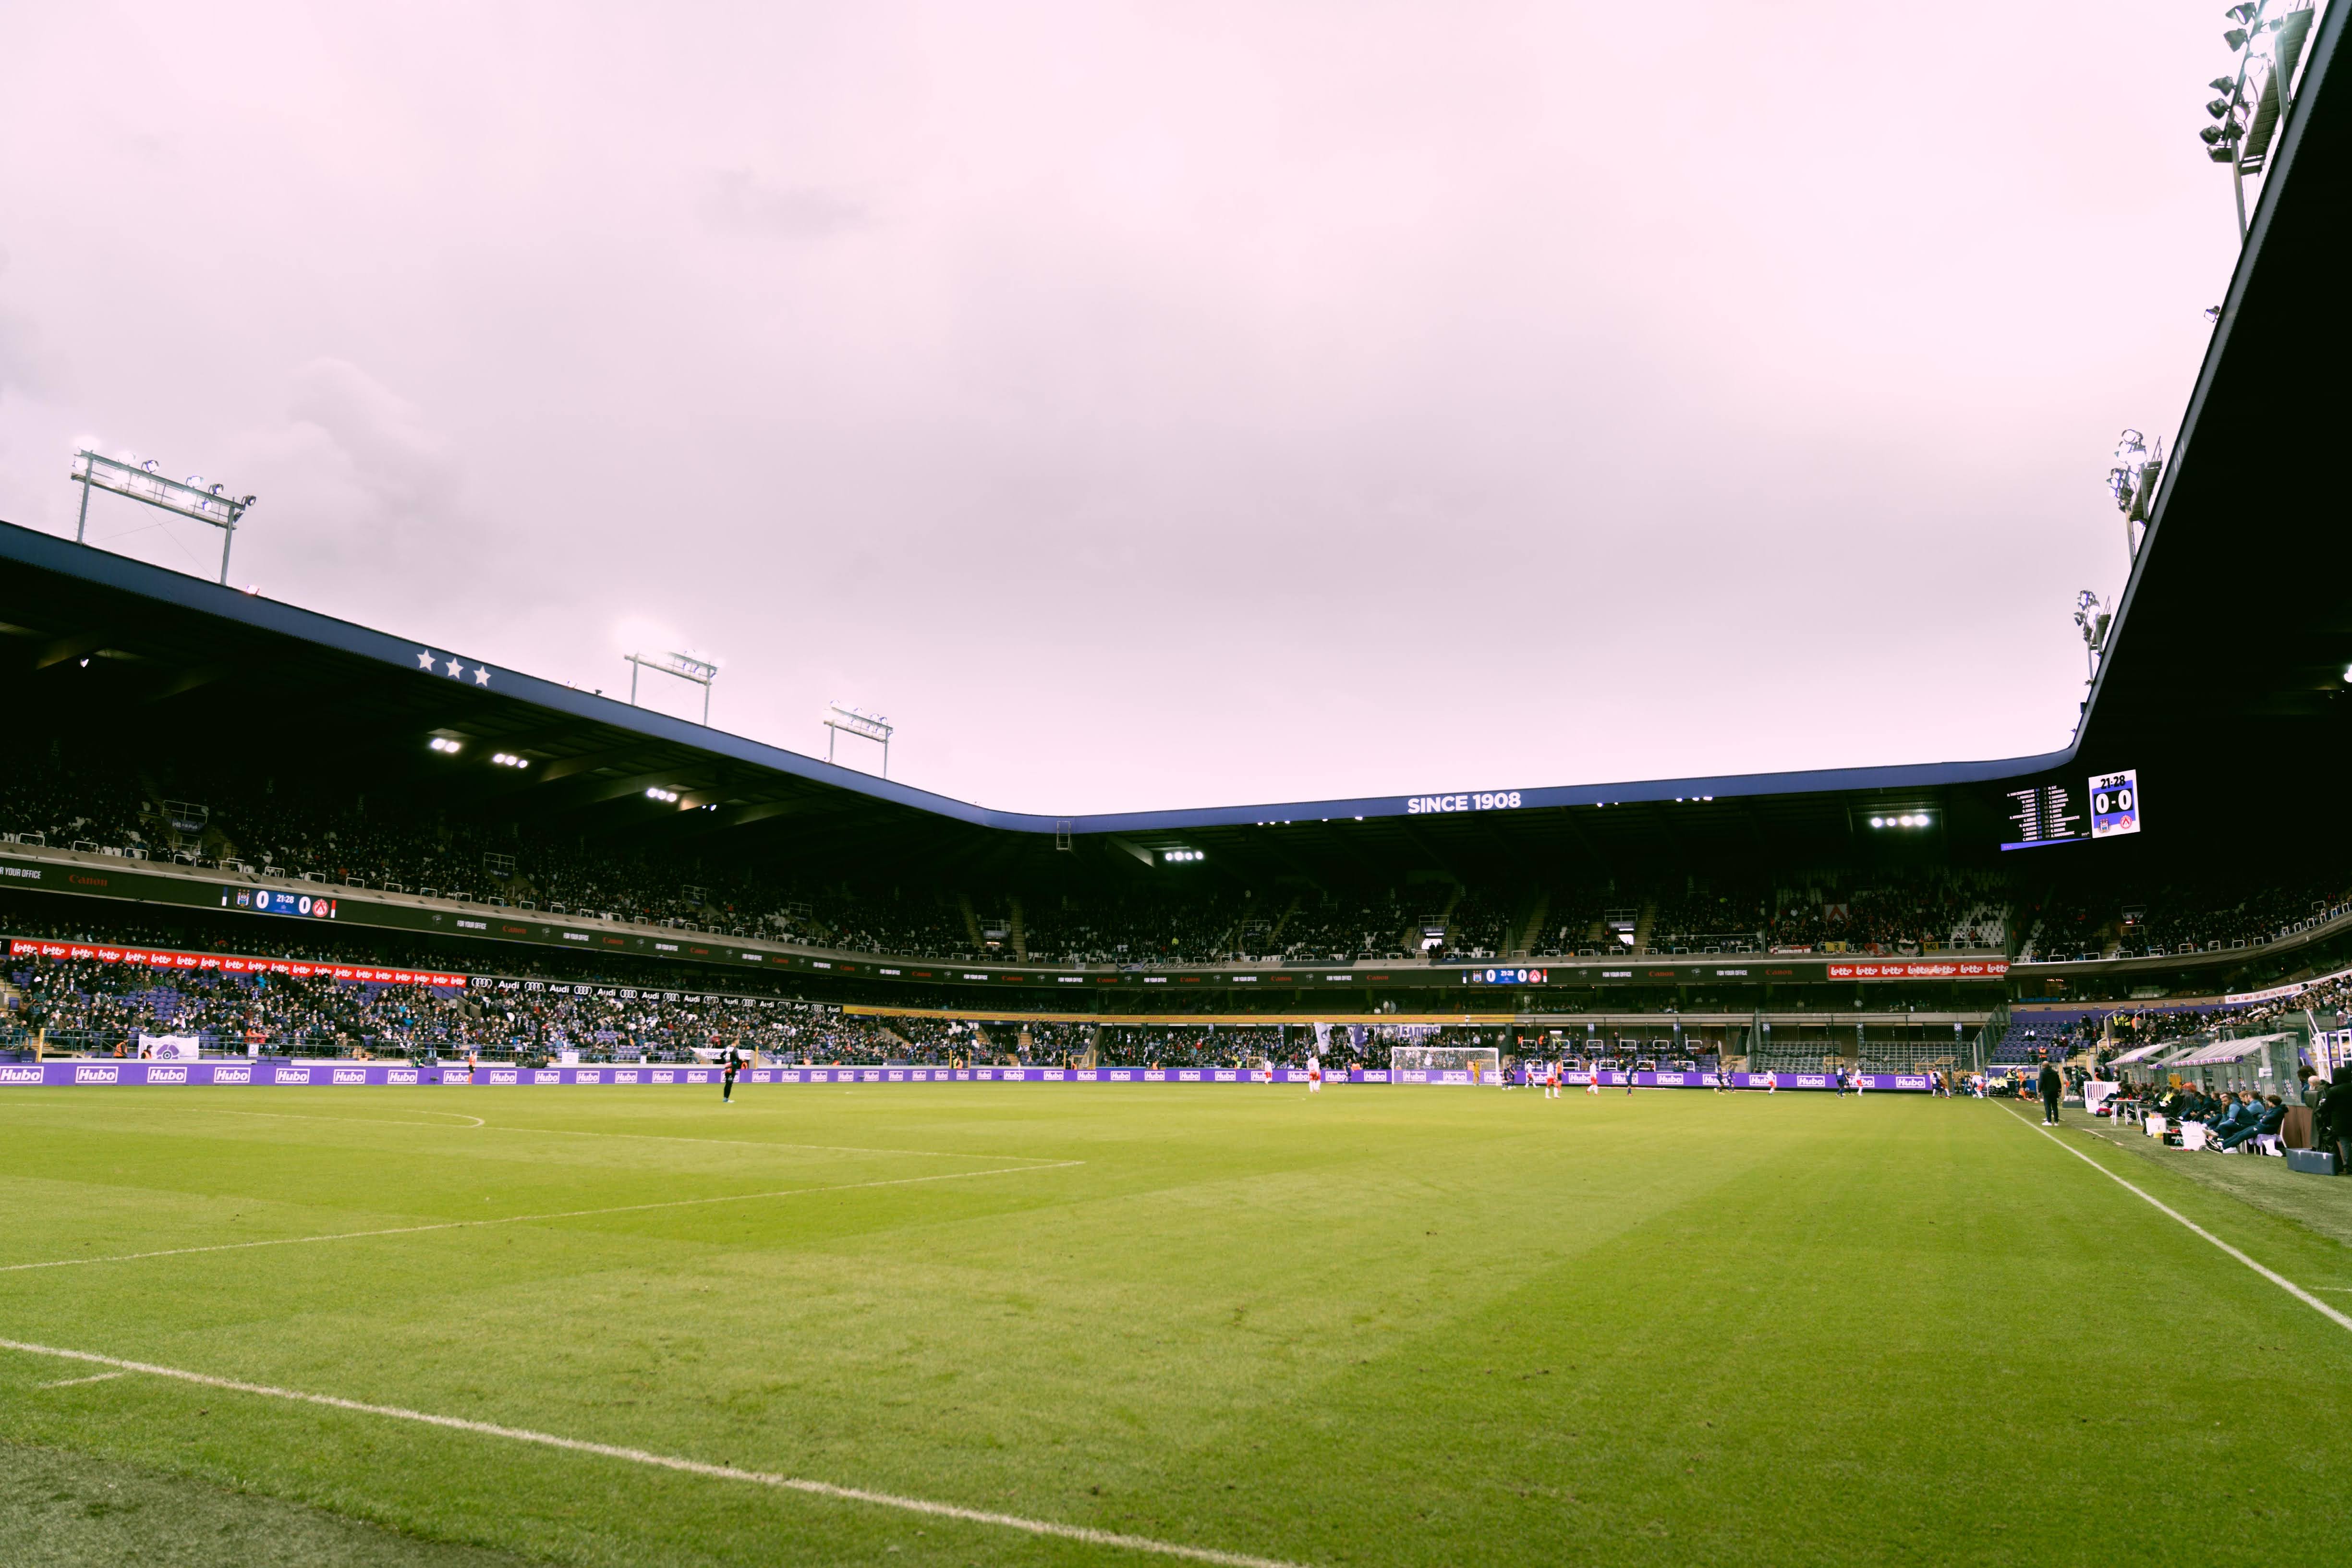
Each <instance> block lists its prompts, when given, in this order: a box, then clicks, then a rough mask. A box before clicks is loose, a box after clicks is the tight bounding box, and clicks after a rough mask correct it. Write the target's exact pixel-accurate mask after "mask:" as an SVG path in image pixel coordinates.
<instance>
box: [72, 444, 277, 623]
mask: <svg viewBox="0 0 2352 1568" xmlns="http://www.w3.org/2000/svg"><path fill="white" fill-rule="evenodd" d="M67 477H68V479H72V480H73V482H74V483H76V484H78V485H79V486H80V487H81V515H80V516H79V518H77V519H76V520H75V521H74V542H75V543H76V544H87V543H89V492H90V491H91V490H92V489H101V490H105V491H108V492H109V493H110V494H113V495H119V496H123V497H126V498H128V499H129V500H135V501H137V502H139V503H140V504H141V505H142V506H152V507H156V508H159V509H160V510H164V511H168V512H172V513H174V514H175V515H177V516H180V517H192V518H194V519H195V520H196V521H198V522H208V523H210V524H212V525H213V526H214V527H215V528H217V529H219V530H220V531H221V569H220V580H221V586H223V587H224V588H225V587H226V586H228V552H229V546H231V545H233V544H235V543H236V520H237V519H238V518H241V517H243V516H244V515H245V513H246V509H247V508H248V507H250V506H252V505H253V503H254V500H255V499H256V498H254V497H252V496H233V495H230V494H229V493H228V487H227V486H226V485H211V484H206V483H205V480H204V479H203V478H202V477H201V476H200V475H195V474H191V475H189V476H188V478H187V480H186V481H185V482H184V483H183V482H182V481H181V480H178V479H165V478H164V477H163V475H162V474H161V473H159V472H157V471H156V462H155V459H154V458H148V459H147V460H146V461H145V462H143V463H131V462H123V461H121V460H119V459H117V458H107V457H101V456H100V455H99V454H98V453H96V452H93V451H91V450H89V448H88V447H83V448H82V449H81V450H80V451H78V452H76V453H75V454H74V466H73V472H72V473H71V474H69V475H68V476H67Z"/></svg>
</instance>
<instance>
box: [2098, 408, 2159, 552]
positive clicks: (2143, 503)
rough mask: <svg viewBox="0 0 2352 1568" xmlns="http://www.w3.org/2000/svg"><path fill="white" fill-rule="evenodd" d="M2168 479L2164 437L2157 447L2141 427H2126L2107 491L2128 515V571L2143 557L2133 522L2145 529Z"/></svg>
mask: <svg viewBox="0 0 2352 1568" xmlns="http://www.w3.org/2000/svg"><path fill="white" fill-rule="evenodd" d="M2163 478H2164V437H2161V436H2159V437H2157V438H2156V442H2155V444H2154V446H2153V447H2151V446H2150V445H2149V443H2148V439H2147V437H2145V436H2142V435H2141V434H2140V433H2139V432H2138V431H2137V430H2126V431H2125V432H2124V433H2123V436H2122V438H2121V439H2119V440H2118V441H2117V442H2116V466H2115V467H2114V468H2109V469H2108V470H2107V493H2108V494H2110V495H2112V496H2114V497H2115V498H2116V510H2117V511H2120V512H2122V513H2123V514H2124V571H2125V572H2126V574H2128V573H2129V572H2130V571H2131V563H2133V561H2135V560H2137V558H2138V556H2139V545H2140V541H2139V539H2138V538H2137V537H2135V536H2134V535H2133V533H2132V524H2134V523H2138V524H2139V525H2140V526H2141V527H2143V528H2145V527H2146V526H2147V521H2148V518H2149V516H2150V514H2151V512H2152V511H2153V510H2154V508H2155V506H2156V487H2157V485H2158V483H2159V482H2160V481H2161V480H2162V479H2163Z"/></svg>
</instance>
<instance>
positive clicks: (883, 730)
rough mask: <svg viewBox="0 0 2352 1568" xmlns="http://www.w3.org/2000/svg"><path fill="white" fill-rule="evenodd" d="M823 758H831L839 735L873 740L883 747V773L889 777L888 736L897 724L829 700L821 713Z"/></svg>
mask: <svg viewBox="0 0 2352 1568" xmlns="http://www.w3.org/2000/svg"><path fill="white" fill-rule="evenodd" d="M824 728H825V737H824V760H825V761H826V762H828V763H829V762H831V761H833V742H834V741H835V738H836V737H838V736H842V735H849V736H854V737H855V738H856V739H858V740H861V741H872V742H875V743H876V744H877V745H879V746H880V747H881V748H882V776H883V777H884V778H886V779H887V778H888V777H889V776H890V737H891V736H893V735H895V734H897V733H898V726H897V725H895V724H893V723H891V722H890V721H889V720H887V719H885V718H884V717H883V716H882V715H881V714H879V713H868V712H867V711H866V710H865V709H863V708H854V707H851V706H850V705H849V704H847V703H845V702H828V703H826V704H825V715H824Z"/></svg>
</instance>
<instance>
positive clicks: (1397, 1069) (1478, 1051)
mask: <svg viewBox="0 0 2352 1568" xmlns="http://www.w3.org/2000/svg"><path fill="white" fill-rule="evenodd" d="M1389 1081H1390V1082H1391V1083H1436V1084H1463V1085H1484V1086H1486V1087H1487V1088H1490V1089H1491V1088H1497V1087H1499V1086H1500V1085H1501V1084H1502V1081H1503V1053H1502V1052H1501V1051H1500V1050H1498V1049H1497V1048H1496V1047H1493V1046H1391V1047H1389Z"/></svg>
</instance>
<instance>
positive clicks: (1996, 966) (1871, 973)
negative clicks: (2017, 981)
mask: <svg viewBox="0 0 2352 1568" xmlns="http://www.w3.org/2000/svg"><path fill="white" fill-rule="evenodd" d="M2007 973H2009V960H2007V959H2005V958H1956V959H1935V958H1906V959H1900V960H1881V961H1878V962H1875V963H1832V964H1831V965H1830V966H1829V977H1830V978H1831V979H1832V980H1997V979H1999V978H2000V976H2002V975H2004V974H2007Z"/></svg>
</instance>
